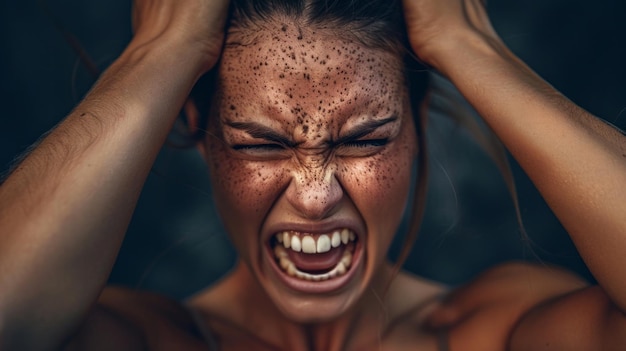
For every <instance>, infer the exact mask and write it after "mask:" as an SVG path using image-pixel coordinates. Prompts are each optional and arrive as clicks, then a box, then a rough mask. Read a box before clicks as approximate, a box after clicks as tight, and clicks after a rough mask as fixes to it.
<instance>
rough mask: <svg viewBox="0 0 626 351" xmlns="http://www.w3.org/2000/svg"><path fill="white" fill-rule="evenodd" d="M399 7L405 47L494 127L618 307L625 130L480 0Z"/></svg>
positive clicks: (624, 305) (419, 0)
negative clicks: (529, 55)
mask: <svg viewBox="0 0 626 351" xmlns="http://www.w3.org/2000/svg"><path fill="white" fill-rule="evenodd" d="M404 7H405V11H406V20H407V30H408V34H409V37H410V41H411V44H412V46H413V49H414V50H415V51H416V53H417V54H418V55H419V57H421V58H422V59H423V60H424V61H426V63H428V64H430V65H432V66H434V67H435V68H436V69H438V70H439V71H440V72H441V73H442V74H443V75H445V76H446V77H447V78H448V79H449V80H450V81H452V83H454V85H455V86H456V87H457V88H458V89H459V91H460V92H461V93H462V94H463V96H464V97H465V98H466V99H467V101H468V102H469V103H470V104H471V105H472V106H473V107H474V108H475V109H476V111H478V113H479V114H480V116H481V117H482V118H483V119H484V120H485V122H486V123H487V124H488V125H489V126H490V127H491V129H492V130H493V131H494V132H495V133H496V135H497V136H498V138H499V139H500V140H501V141H502V142H503V144H504V145H505V146H506V147H507V149H508V150H509V151H510V152H511V154H512V155H513V157H515V159H516V160H517V162H518V163H519V165H520V166H521V167H522V168H523V169H524V171H525V172H526V174H527V175H528V176H529V178H530V179H531V180H532V182H533V183H534V184H535V186H536V187H537V189H538V190H539V191H540V193H541V195H542V196H543V198H544V199H545V200H546V202H547V204H548V205H549V206H550V208H551V209H552V211H553V212H554V214H555V215H556V216H557V217H558V219H559V221H560V222H561V224H562V225H563V226H564V227H565V229H566V230H567V232H568V233H569V235H570V237H571V239H572V241H573V242H574V244H575V245H576V248H577V249H578V252H579V253H580V255H581V257H582V258H583V260H584V261H585V263H586V264H587V267H588V268H589V270H590V271H591V272H592V273H593V275H594V278H595V279H596V280H597V281H598V283H599V285H600V287H601V290H602V293H603V294H606V296H608V297H609V298H610V300H611V302H612V304H611V306H612V307H611V308H612V309H613V310H614V311H616V312H619V313H620V314H622V315H623V314H624V313H626V280H625V279H624V273H623V267H625V266H626V256H625V255H624V252H626V215H625V214H626V201H625V200H624V199H626V186H625V184H626V136H625V135H624V133H623V132H621V131H619V130H617V129H616V128H614V127H613V126H611V125H609V124H607V123H604V122H603V121H601V120H600V119H598V118H596V117H595V116H593V115H592V114H590V113H589V112H587V111H585V110H584V109H582V108H580V107H579V106H576V105H575V104H574V103H572V102H571V101H570V100H569V99H567V98H566V97H565V96H563V95H562V94H561V93H559V92H558V91H556V90H555V89H554V88H553V87H552V86H551V85H550V84H548V83H547V82H545V81H544V80H543V79H542V78H541V77H539V76H538V75H537V74H536V73H535V72H533V70H532V69H531V68H529V67H528V66H527V65H526V64H524V63H523V62H522V61H521V60H520V59H519V58H518V57H517V56H515V54H514V53H512V52H511V51H510V50H509V49H508V48H507V47H506V45H505V43H504V42H502V41H501V40H500V39H499V38H498V36H497V34H496V33H495V31H494V30H493V28H491V25H490V23H489V20H488V18H487V14H486V12H485V9H484V7H483V4H482V2H481V1H480V0H404ZM588 318H589V319H588V320H587V323H589V324H594V325H597V324H601V322H602V321H601V320H594V319H593V318H594V317H588ZM617 320H618V322H616V324H614V325H612V327H614V329H615V328H617V329H616V330H618V331H619V332H620V333H626V330H625V329H626V327H625V326H626V322H624V321H623V320H621V319H617ZM615 335H618V334H615Z"/></svg>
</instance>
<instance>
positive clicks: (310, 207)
mask: <svg viewBox="0 0 626 351" xmlns="http://www.w3.org/2000/svg"><path fill="white" fill-rule="evenodd" d="M336 169H337V167H336V166H335V165H332V164H324V162H319V161H316V160H307V161H304V160H301V162H300V163H299V165H298V166H297V167H296V168H295V169H294V170H293V171H292V181H291V183H290V184H289V186H288V187H287V190H286V191H285V196H286V198H287V200H288V202H289V203H290V204H291V206H292V207H293V208H294V209H295V210H296V211H298V212H299V213H300V215H302V216H303V217H304V218H307V219H310V220H321V219H324V218H327V217H329V216H331V215H332V214H333V213H334V211H335V209H337V207H338V205H339V203H340V202H341V198H342V197H343V189H342V187H341V184H340V183H339V181H338V180H337V178H336V174H335V173H336Z"/></svg>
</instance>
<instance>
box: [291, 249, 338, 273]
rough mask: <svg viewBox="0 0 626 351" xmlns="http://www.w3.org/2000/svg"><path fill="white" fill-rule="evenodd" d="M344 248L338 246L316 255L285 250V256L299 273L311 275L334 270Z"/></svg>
mask: <svg viewBox="0 0 626 351" xmlns="http://www.w3.org/2000/svg"><path fill="white" fill-rule="evenodd" d="M345 248H346V246H345V245H339V247H335V248H332V249H330V251H328V252H324V253H316V254H307V253H303V252H295V251H293V250H287V254H288V255H289V259H290V260H291V262H293V264H295V265H296V267H298V269H299V270H300V271H304V272H309V273H311V272H316V271H329V270H331V269H332V268H334V267H335V266H336V265H337V264H338V263H339V261H340V260H341V257H342V256H343V250H345Z"/></svg>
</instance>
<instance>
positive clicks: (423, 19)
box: [403, 0, 500, 68]
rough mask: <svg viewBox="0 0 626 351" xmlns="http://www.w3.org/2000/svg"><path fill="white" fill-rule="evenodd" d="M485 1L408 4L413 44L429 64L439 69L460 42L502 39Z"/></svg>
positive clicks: (407, 1)
mask: <svg viewBox="0 0 626 351" xmlns="http://www.w3.org/2000/svg"><path fill="white" fill-rule="evenodd" d="M484 2H485V1H484V0H404V2H403V6H404V15H405V18H406V24H407V32H408V35H409V41H410V43H411V46H412V48H413V50H414V51H415V53H416V54H417V55H418V56H419V57H420V59H421V60H422V61H424V62H425V63H427V64H429V65H431V66H433V67H436V68H439V66H440V60H441V59H442V57H441V56H442V55H447V54H449V53H448V52H449V51H450V50H452V49H454V48H455V47H456V46H457V43H458V41H463V40H468V38H472V37H480V38H483V39H486V40H488V41H496V42H499V41H500V39H499V37H498V35H497V34H496V32H495V30H494V29H493V27H492V26H491V23H490V21H489V17H488V16H487V12H486V10H485V6H484Z"/></svg>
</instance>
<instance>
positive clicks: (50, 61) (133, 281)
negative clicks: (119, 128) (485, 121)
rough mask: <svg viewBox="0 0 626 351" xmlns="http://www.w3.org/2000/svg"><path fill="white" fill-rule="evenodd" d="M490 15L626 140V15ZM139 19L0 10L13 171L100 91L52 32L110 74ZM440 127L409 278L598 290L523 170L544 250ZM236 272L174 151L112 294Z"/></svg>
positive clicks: (164, 288)
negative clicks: (563, 278)
mask: <svg viewBox="0 0 626 351" xmlns="http://www.w3.org/2000/svg"><path fill="white" fill-rule="evenodd" d="M489 6H490V7H489V12H490V14H491V16H492V21H493V23H494V26H495V27H496V29H497V30H498V32H499V33H500V35H501V36H502V38H503V39H504V41H505V42H506V43H507V44H508V45H509V46H510V47H511V48H512V50H513V51H514V52H515V53H517V54H518V55H519V56H520V57H521V58H522V59H523V60H525V61H526V62H527V63H528V64H529V65H530V66H531V67H532V68H533V69H535V70H536V71H537V72H538V73H539V74H540V75H542V76H543V77H544V78H546V80H548V81H549V82H550V83H552V84H553V85H554V86H555V87H556V88H557V89H559V90H560V91H562V92H563V93H564V94H565V95H567V96H568V97H569V98H571V99H572V100H573V101H574V102H576V103H577V104H579V105H581V106H582V107H584V108H586V109H587V110H589V111H591V112H592V113H594V114H596V115H598V116H601V117H603V118H605V119H606V120H608V121H611V122H612V123H614V124H616V125H618V126H620V127H622V128H624V127H625V126H626V116H625V115H626V112H625V110H624V109H625V108H626V70H625V69H624V68H623V63H624V62H625V58H626V57H625V55H624V54H625V53H626V50H625V49H624V47H625V45H626V29H625V28H624V16H625V15H626V2H624V1H620V0H597V1H593V2H589V1H582V0H526V1H504V0H493V1H490V4H489ZM130 7H131V4H130V2H129V1H126V0H124V1H122V0H114V1H92V2H86V1H78V0H50V1H48V9H49V10H45V9H44V7H42V6H41V5H40V4H39V3H38V2H36V1H34V0H30V1H2V2H1V3H0V28H1V29H0V35H1V37H0V47H1V48H2V54H1V55H0V102H1V104H0V106H1V109H0V111H1V112H0V167H1V169H2V170H5V169H7V168H8V166H9V164H10V163H11V160H12V159H13V158H14V157H15V156H16V155H18V154H20V153H21V152H22V151H23V150H24V149H25V148H26V147H27V146H28V145H30V144H31V143H33V142H34V141H35V140H36V139H37V138H38V136H39V135H41V134H42V133H44V132H45V131H47V130H49V129H50V128H51V127H52V126H54V125H55V124H56V123H58V122H59V121H60V120H61V119H62V118H63V116H64V115H66V114H67V113H68V112H69V111H70V110H71V109H72V107H73V106H74V105H75V104H76V103H77V102H78V101H79V99H80V97H81V96H82V95H83V94H84V93H85V91H86V89H88V87H89V85H90V84H91V83H92V82H93V81H92V79H91V78H90V77H89V74H88V73H87V72H86V70H85V69H84V67H83V66H81V65H80V64H79V63H78V61H77V55H76V54H75V52H74V51H73V50H72V49H71V47H70V45H68V43H67V41H66V40H65V39H64V38H63V36H62V35H61V33H60V31H59V30H57V29H56V28H57V27H56V26H55V23H58V24H61V25H62V26H63V27H65V28H66V30H67V31H68V32H70V33H72V34H73V35H75V36H76V38H77V39H78V41H79V42H80V45H81V46H82V47H83V48H84V50H85V51H86V52H87V53H88V54H89V55H90V56H91V57H92V58H93V59H94V60H95V61H96V62H97V64H98V66H99V67H100V68H104V67H106V66H107V65H108V64H109V63H110V62H111V61H112V60H114V59H115V57H116V56H117V55H118V54H119V53H120V52H121V50H122V49H123V48H124V46H125V44H126V43H127V42H128V40H129V39H130V24H129V15H130ZM468 69H471V67H468ZM433 119H434V120H435V121H434V123H433V127H432V128H431V131H430V142H429V143H430V146H431V149H432V150H433V155H434V157H433V158H432V160H431V179H432V186H431V190H430V192H429V197H428V208H427V218H426V221H425V223H424V226H423V229H422V232H421V234H420V238H419V241H418V243H417V244H416V246H415V248H414V250H413V251H414V252H413V255H412V256H411V258H410V259H409V260H408V262H407V263H406V268H407V269H409V270H411V271H413V272H416V273H418V274H423V275H425V276H427V277H430V278H433V279H437V280H441V281H444V282H447V283H450V284H459V283H461V282H463V281H465V280H466V279H469V277H471V276H472V275H474V274H476V273H477V272H480V271H481V270H483V269H485V268H486V267H489V266H490V265H493V264H495V263H497V262H501V261H504V260H508V259H514V258H526V259H535V257H536V256H537V257H540V258H541V259H542V260H543V261H544V262H547V263H557V264H560V265H564V266H567V267H569V268H571V269H574V270H576V271H578V272H580V273H581V274H583V275H585V276H586V277H588V278H589V277H590V276H589V275H588V272H586V270H585V268H584V265H583V264H582V262H581V261H580V259H579V257H578V255H577V253H576V251H575V249H574V248H573V246H572V244H571V243H570V241H569V239H568V237H567V234H566V233H565V232H564V230H563V229H562V227H561V226H560V225H559V223H558V221H557V220H556V219H555V218H554V217H553V216H552V215H551V213H550V211H549V209H548V208H547V206H546V205H545V203H544V202H543V201H542V200H541V198H540V196H539V195H538V193H537V192H536V190H534V188H533V186H532V184H531V183H530V181H529V180H528V179H527V178H526V177H525V176H524V175H523V173H522V172H521V171H520V169H519V167H517V165H515V164H513V170H514V173H515V177H516V180H517V185H518V188H519V192H520V206H521V210H522V215H523V217H524V221H525V225H526V230H527V232H528V234H529V236H530V239H532V241H533V242H534V243H530V242H529V241H527V240H525V239H524V238H523V236H522V235H521V234H520V230H519V227H518V225H517V223H516V220H515V215H514V207H513V203H512V201H511V200H510V197H509V196H508V193H507V190H506V188H505V186H504V182H503V180H502V177H501V175H500V174H499V173H498V171H497V169H496V167H495V166H494V164H493V162H492V161H491V160H490V159H489V158H488V157H487V156H486V155H485V154H484V153H483V152H482V151H481V150H480V149H479V148H478V147H476V146H475V145H474V143H473V142H472V140H471V137H469V136H468V135H467V133H466V132H465V131H463V130H462V129H459V128H456V127H455V126H453V125H451V124H450V123H448V122H446V121H445V120H444V119H443V118H441V117H440V116H434V117H433ZM448 177H449V178H450V181H448ZM625 215H626V214H625ZM242 220H245V218H243V219H242ZM602 234H603V233H601V232H597V233H589V235H602ZM234 259H235V257H234V253H233V251H232V249H231V248H230V247H229V246H228V244H227V239H226V238H225V235H224V234H223V231H222V230H221V227H220V224H219V222H218V220H217V219H216V217H215V214H214V212H213V205H212V203H211V198H210V189H209V187H208V184H207V181H206V170H205V169H204V166H203V164H202V161H201V160H200V158H199V156H198V155H197V154H196V153H195V152H194V151H193V150H187V151H181V150H176V149H172V148H164V150H163V151H162V153H161V155H160V157H159V159H158V161H157V163H156V164H155V166H154V171H153V173H152V174H151V176H150V177H149V179H148V181H147V183H146V187H145V189H144V192H143V194H142V197H141V199H140V201H139V205H138V207H137V210H136V213H135V217H134V219H133V222H132V224H131V226H130V228H129V231H128V234H127V238H126V241H125V243H124V246H123V248H122V250H121V253H120V256H119V259H118V262H117V264H116V266H115V268H114V270H113V273H112V275H111V279H110V280H111V282H112V283H119V284H125V285H128V286H134V287H139V288H142V289H149V290H155V291H160V292H163V293H166V294H168V295H171V296H175V297H184V296H187V295H189V294H191V293H193V292H194V291H197V290H198V289H201V288H202V287H204V286H206V285H208V284H210V283H211V282H213V281H214V280H215V279H217V278H218V277H219V276H221V275H222V274H224V273H225V272H226V271H227V269H228V268H229V267H230V266H231V265H232V262H233V261H234Z"/></svg>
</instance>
